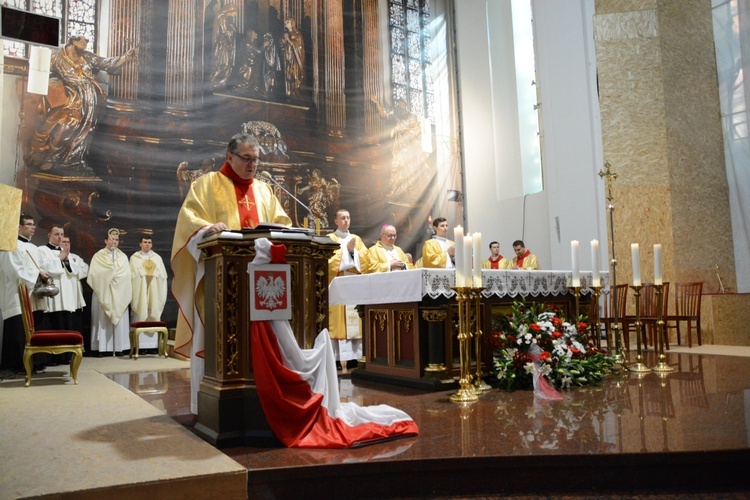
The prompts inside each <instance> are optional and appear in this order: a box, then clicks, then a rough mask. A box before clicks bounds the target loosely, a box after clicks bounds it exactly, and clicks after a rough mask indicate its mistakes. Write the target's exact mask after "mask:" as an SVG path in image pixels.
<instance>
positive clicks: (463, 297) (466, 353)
mask: <svg viewBox="0 0 750 500" xmlns="http://www.w3.org/2000/svg"><path fill="white" fill-rule="evenodd" d="M453 290H455V291H456V301H457V302H458V337H457V338H458V350H459V362H460V369H461V378H460V379H459V380H458V385H459V389H458V392H456V393H455V394H453V395H451V396H450V398H449V399H450V400H451V402H453V403H471V402H473V401H476V400H478V399H479V396H478V395H477V393H476V392H475V390H474V386H473V383H472V381H473V377H472V375H471V351H470V348H471V338H472V337H473V335H472V332H471V308H470V302H471V301H472V299H473V298H474V296H475V295H478V294H475V293H473V291H472V290H473V287H455V288H453Z"/></svg>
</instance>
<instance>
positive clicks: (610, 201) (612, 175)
mask: <svg viewBox="0 0 750 500" xmlns="http://www.w3.org/2000/svg"><path fill="white" fill-rule="evenodd" d="M599 177H601V178H602V179H604V185H605V188H606V193H607V211H608V212H609V234H610V237H609V241H610V254H611V255H612V258H611V259H610V261H609V262H610V269H611V270H612V272H611V278H612V279H611V280H610V293H613V294H614V295H613V296H612V297H613V298H612V319H613V322H612V336H613V337H614V341H615V342H614V345H615V358H616V359H617V360H618V362H620V363H622V364H623V365H624V364H625V363H626V359H627V358H626V356H625V345H624V344H625V342H624V339H623V337H622V332H621V330H620V324H619V323H618V321H619V313H620V312H619V311H618V310H617V258H616V257H615V220H614V215H613V214H614V211H615V205H614V195H613V194H612V187H613V184H614V181H615V180H616V179H617V177H618V175H617V173H616V172H612V166H611V165H610V164H609V162H608V161H607V162H604V170H600V171H599ZM623 312H624V311H623ZM607 345H609V332H607Z"/></svg>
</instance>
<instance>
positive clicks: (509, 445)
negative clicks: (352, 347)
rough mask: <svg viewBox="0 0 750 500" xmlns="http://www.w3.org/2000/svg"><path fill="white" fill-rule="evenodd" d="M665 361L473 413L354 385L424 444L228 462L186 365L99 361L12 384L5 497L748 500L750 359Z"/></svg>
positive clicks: (255, 454) (682, 352)
mask: <svg viewBox="0 0 750 500" xmlns="http://www.w3.org/2000/svg"><path fill="white" fill-rule="evenodd" d="M709 352H710V353H714V354H690V353H709ZM719 353H721V354H719ZM736 354H742V355H743V356H737V355H736ZM667 359H668V362H669V363H670V364H672V365H674V366H675V367H676V368H678V371H676V372H674V373H673V374H670V375H669V376H667V377H666V378H665V379H660V378H658V377H656V375H654V374H649V375H646V376H645V377H643V378H637V377H636V376H634V375H631V374H624V375H623V376H621V377H614V378H612V379H609V380H607V381H605V383H604V384H603V385H602V386H600V387H591V388H578V389H574V390H571V391H566V392H565V399H564V401H562V402H558V403H541V402H538V401H537V402H535V401H534V397H533V393H532V392H530V391H517V392H513V393H507V392H500V391H492V392H490V393H487V394H485V395H484V396H482V397H481V398H480V399H479V401H477V402H476V403H473V404H471V405H468V406H461V405H457V404H454V403H451V402H449V400H448V397H449V396H450V395H451V394H452V391H444V392H422V391H417V390H414V389H409V388H403V387H397V386H392V385H383V384H376V383H372V382H364V381H359V380H356V379H355V380H352V379H351V378H349V375H350V374H348V373H344V374H342V375H341V377H340V387H341V394H342V398H345V399H347V400H349V401H355V402H357V403H359V404H362V405H371V404H378V403H387V404H390V405H393V406H396V407H398V408H401V409H403V410H405V411H406V412H408V413H409V414H410V415H411V416H412V417H413V418H414V419H415V421H416V422H417V424H418V425H419V429H420V434H419V436H416V437H412V438H406V439H401V440H396V441H391V442H384V443H380V444H375V445H371V446H367V447H363V448H359V449H352V450H303V449H286V448H250V447H238V448H227V449H221V450H217V449H216V448H213V447H212V446H210V445H208V444H207V443H205V442H203V441H202V440H200V439H198V438H197V437H196V436H195V435H193V433H192V432H191V430H192V426H193V425H194V422H195V418H194V416H193V415H192V414H190V412H189V375H188V370H187V368H185V367H184V366H185V363H183V364H182V366H177V367H174V366H169V367H167V368H168V369H169V370H170V371H164V370H162V369H158V367H155V366H154V364H155V363H157V362H158V363H165V364H166V363H172V364H174V363H177V361H176V360H172V359H169V360H163V358H162V360H163V361H160V360H157V359H156V358H155V357H154V358H151V357H149V356H142V357H141V358H140V359H139V360H138V361H137V362H136V361H133V360H127V359H122V358H106V359H105V358H95V359H94V360H92V359H91V358H86V359H84V365H86V366H84V367H82V372H81V374H82V375H85V376H84V377H82V379H81V383H80V385H78V386H74V385H70V384H71V383H70V382H65V381H64V380H61V379H59V378H56V377H53V375H56V376H58V377H59V373H56V372H59V371H62V370H58V369H54V368H53V369H48V370H49V371H50V373H49V374H46V375H45V374H40V375H38V376H37V378H35V381H34V382H32V386H31V387H28V388H24V387H23V383H22V381H20V380H19V381H12V380H11V381H4V382H3V383H2V384H0V399H2V401H3V410H2V418H3V422H4V423H3V427H4V431H3V437H2V445H3V446H2V450H3V452H4V453H5V457H6V460H4V465H3V466H0V472H2V475H0V477H1V478H2V479H0V492H4V493H3V494H2V495H0V496H2V498H35V497H37V498H56V499H72V498H76V499H79V498H109V499H120V498H145V497H146V496H152V497H153V498H223V499H224V498H231V499H234V498H277V499H284V498H330V499H340V498H364V499H369V498H407V499H416V498H452V499H456V498H477V497H479V498H500V497H503V498H508V497H511V498H547V497H554V498H560V497H569V498H622V497H628V498H631V497H632V496H634V495H637V496H649V497H651V496H654V495H658V498H669V499H673V498H674V499H676V498H686V497H700V498H747V497H748V495H750V475H749V474H747V471H746V468H747V464H748V463H750V437H749V436H750V348H748V347H734V348H733V347H719V346H703V347H696V348H693V349H692V350H689V349H687V347H681V346H675V345H672V349H671V351H670V352H669V353H668V354H667ZM94 361H95V362H96V363H98V365H94V366H92V363H93V362H94ZM646 363H647V364H652V363H653V353H652V352H647V353H646ZM109 364H116V365H118V367H117V370H116V371H118V372H119V373H112V371H113V370H112V369H110V368H108V367H107V366H104V365H109ZM165 366H166V365H165ZM102 367H103V368H102ZM97 370H98V371H97ZM84 372H85V373H84ZM100 372H106V373H100ZM60 384H62V385H60ZM42 393H43V396H44V398H43V399H40V398H39V396H40V395H42ZM12 398H13V399H12ZM16 398H20V399H16ZM24 400H27V401H28V402H27V403H24V402H23V401H24ZM11 402H12V403H13V405H12V406H11V404H10V403H11ZM71 403H73V406H72V407H71ZM20 408H23V410H22V411H21V409H20ZM63 409H64V411H63ZM108 422H111V423H108ZM71 430H72V431H74V432H68V431H71ZM107 450H111V452H110V454H109V455H103V454H105V453H106V452H107ZM24 464H26V465H24ZM239 474H241V476H239ZM238 479H241V480H242V483H243V485H242V488H241V489H240V488H238V486H239V485H238V481H237V480H238ZM201 485H203V486H201ZM11 492H12V493H11Z"/></svg>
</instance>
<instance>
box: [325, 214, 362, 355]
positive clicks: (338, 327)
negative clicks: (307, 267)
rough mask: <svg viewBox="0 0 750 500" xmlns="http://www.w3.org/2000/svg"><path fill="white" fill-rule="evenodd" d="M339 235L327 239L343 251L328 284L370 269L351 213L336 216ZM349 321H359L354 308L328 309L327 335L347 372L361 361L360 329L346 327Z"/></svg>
mask: <svg viewBox="0 0 750 500" xmlns="http://www.w3.org/2000/svg"><path fill="white" fill-rule="evenodd" d="M334 222H335V223H336V231H334V232H332V233H330V234H329V235H328V237H329V238H331V239H332V240H333V241H335V242H336V243H339V244H340V247H339V249H338V250H336V252H335V253H334V254H333V256H332V257H331V258H330V259H328V284H329V285H330V284H331V281H333V278H335V277H336V276H345V275H347V274H362V270H363V269H366V268H367V255H368V252H367V247H366V246H365V244H364V243H362V238H360V237H359V236H357V235H356V234H352V233H350V232H349V225H350V224H351V216H350V215H349V211H348V210H344V209H341V210H339V211H338V212H336V218H335V219H334ZM347 317H352V318H357V319H358V318H359V315H358V314H357V311H356V308H355V307H354V306H344V305H335V306H329V308H328V333H329V334H330V336H331V340H332V341H333V342H331V344H332V345H333V354H334V355H335V356H336V361H337V363H338V364H337V368H338V367H340V366H341V363H342V362H343V361H346V362H347V368H353V367H355V366H356V365H357V359H359V358H361V357H362V332H361V330H360V328H354V327H350V326H349V325H347Z"/></svg>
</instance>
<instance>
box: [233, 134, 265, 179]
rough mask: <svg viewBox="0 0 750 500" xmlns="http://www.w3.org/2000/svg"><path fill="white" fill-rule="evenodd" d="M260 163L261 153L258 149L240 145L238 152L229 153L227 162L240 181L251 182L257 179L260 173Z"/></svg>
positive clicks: (243, 144)
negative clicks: (256, 174) (256, 175)
mask: <svg viewBox="0 0 750 500" xmlns="http://www.w3.org/2000/svg"><path fill="white" fill-rule="evenodd" d="M259 161H260V152H259V151H258V148H257V147H253V146H250V145H249V144H245V143H240V144H239V145H238V146H237V151H234V152H231V153H227V162H229V166H230V167H232V170H234V173H235V174H237V176H238V177H239V178H240V179H244V180H246V181H247V180H250V179H252V178H253V177H255V173H256V172H257V171H258V162H259Z"/></svg>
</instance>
